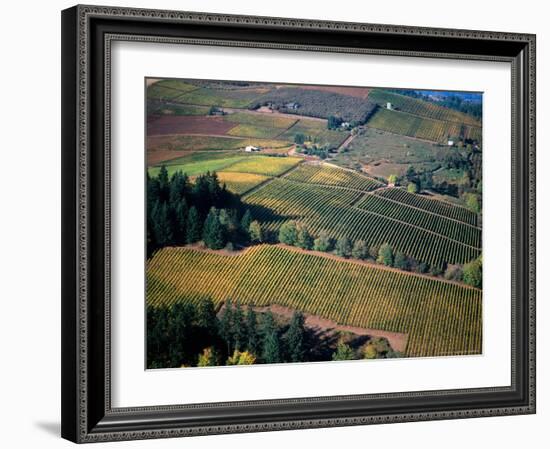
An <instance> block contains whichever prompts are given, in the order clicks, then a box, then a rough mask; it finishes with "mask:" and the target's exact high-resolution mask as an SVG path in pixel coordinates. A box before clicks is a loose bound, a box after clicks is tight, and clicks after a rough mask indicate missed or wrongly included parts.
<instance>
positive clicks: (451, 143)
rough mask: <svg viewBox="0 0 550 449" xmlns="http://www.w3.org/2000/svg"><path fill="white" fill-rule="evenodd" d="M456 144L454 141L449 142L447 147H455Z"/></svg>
mask: <svg viewBox="0 0 550 449" xmlns="http://www.w3.org/2000/svg"><path fill="white" fill-rule="evenodd" d="M454 144H455V141H454V140H450V139H449V140H448V141H447V145H449V146H450V147H452V146H453V145H454Z"/></svg>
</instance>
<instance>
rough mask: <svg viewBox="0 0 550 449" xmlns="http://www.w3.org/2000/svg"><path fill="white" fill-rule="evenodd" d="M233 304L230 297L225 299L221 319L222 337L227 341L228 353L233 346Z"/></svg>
mask: <svg viewBox="0 0 550 449" xmlns="http://www.w3.org/2000/svg"><path fill="white" fill-rule="evenodd" d="M232 325H233V305H232V304H231V300H230V299H229V298H228V299H226V300H225V304H224V308H223V315H222V317H221V320H220V337H221V338H222V339H223V340H224V341H225V344H226V345H227V353H228V354H231V352H232V351H231V349H232V346H233V333H232V330H233V326H232Z"/></svg>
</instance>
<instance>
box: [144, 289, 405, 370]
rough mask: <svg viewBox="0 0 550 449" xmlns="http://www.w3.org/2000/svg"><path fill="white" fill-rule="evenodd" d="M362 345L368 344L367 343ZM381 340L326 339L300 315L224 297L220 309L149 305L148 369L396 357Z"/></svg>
mask: <svg viewBox="0 0 550 449" xmlns="http://www.w3.org/2000/svg"><path fill="white" fill-rule="evenodd" d="M365 341H366V342H365ZM400 356H402V355H401V354H400V353H398V352H395V351H393V349H392V348H391V346H390V345H389V343H388V341H387V340H386V339H385V338H369V337H364V336H363V337H361V339H359V340H358V341H354V336H353V334H351V335H348V334H346V335H340V336H333V338H332V339H331V338H329V337H327V336H324V337H323V338H321V337H319V334H318V333H317V332H315V331H312V330H311V329H308V328H307V327H306V326H305V317H304V315H303V313H302V312H300V311H295V312H294V313H293V314H292V317H291V318H290V320H281V319H276V317H275V315H274V314H273V313H272V312H271V311H270V310H267V311H265V312H257V311H256V310H255V309H254V307H252V306H251V305H248V306H247V307H246V308H244V307H242V306H241V304H240V303H239V301H231V300H230V299H227V300H226V301H225V302H224V304H223V306H222V307H221V308H220V310H219V311H218V312H217V313H216V309H215V306H214V303H213V301H212V299H210V298H203V299H201V300H200V301H199V302H198V303H192V302H188V301H185V298H182V301H178V302H175V303H173V304H172V305H170V306H162V307H153V306H148V307H147V367H148V368H179V367H189V366H220V365H252V364H263V363H289V362H311V361H323V360H324V361H326V360H354V359H362V358H368V359H372V358H391V357H400Z"/></svg>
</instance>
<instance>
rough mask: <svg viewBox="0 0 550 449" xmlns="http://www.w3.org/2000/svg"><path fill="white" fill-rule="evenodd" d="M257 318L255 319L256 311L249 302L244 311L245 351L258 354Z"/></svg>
mask: <svg viewBox="0 0 550 449" xmlns="http://www.w3.org/2000/svg"><path fill="white" fill-rule="evenodd" d="M257 326H258V325H257V319H256V312H255V311H254V309H253V307H252V306H251V305H250V304H249V305H248V309H247V311H246V336H247V343H246V349H247V351H249V352H251V353H253V354H258V328H257Z"/></svg>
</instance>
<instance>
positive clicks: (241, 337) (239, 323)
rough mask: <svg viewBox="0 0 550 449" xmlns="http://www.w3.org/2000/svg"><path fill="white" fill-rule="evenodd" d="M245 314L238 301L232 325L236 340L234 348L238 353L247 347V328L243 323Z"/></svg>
mask: <svg viewBox="0 0 550 449" xmlns="http://www.w3.org/2000/svg"><path fill="white" fill-rule="evenodd" d="M243 318H244V316H243V312H242V309H241V304H240V302H239V301H237V304H235V310H234V312H233V323H232V334H233V339H234V342H235V344H234V346H233V347H234V348H235V350H237V351H240V350H242V349H243V348H244V346H245V345H246V328H245V325H244V323H243Z"/></svg>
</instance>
